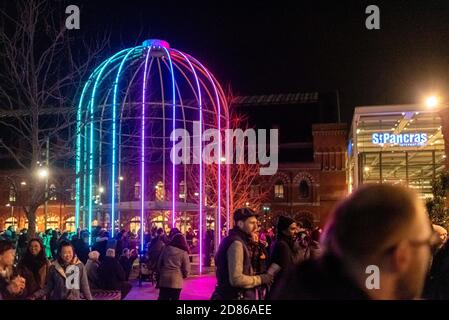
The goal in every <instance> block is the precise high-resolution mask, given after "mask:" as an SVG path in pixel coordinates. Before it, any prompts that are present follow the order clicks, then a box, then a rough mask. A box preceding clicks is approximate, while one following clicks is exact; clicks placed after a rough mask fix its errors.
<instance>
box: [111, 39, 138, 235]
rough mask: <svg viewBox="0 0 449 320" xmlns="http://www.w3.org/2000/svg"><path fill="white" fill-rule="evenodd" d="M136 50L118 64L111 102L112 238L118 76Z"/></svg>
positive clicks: (112, 230) (112, 229) (113, 227)
mask: <svg viewBox="0 0 449 320" xmlns="http://www.w3.org/2000/svg"><path fill="white" fill-rule="evenodd" d="M135 49H136V48H133V49H130V50H129V51H128V53H126V55H125V57H124V58H123V59H122V62H121V63H120V66H119V68H118V71H117V75H116V76H115V82H114V97H113V102H112V168H111V236H112V237H114V232H115V165H116V157H115V156H116V149H117V142H116V131H117V129H116V121H117V120H116V119H117V116H116V109H117V91H118V83H119V80H120V74H121V73H122V68H123V65H124V64H125V62H126V60H127V59H128V57H129V55H130V54H131V53H132V52H133V51H134V50H135Z"/></svg>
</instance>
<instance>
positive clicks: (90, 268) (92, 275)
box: [86, 251, 101, 290]
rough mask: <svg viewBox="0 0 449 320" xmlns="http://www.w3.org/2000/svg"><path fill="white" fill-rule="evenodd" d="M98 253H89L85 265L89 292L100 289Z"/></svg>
mask: <svg viewBox="0 0 449 320" xmlns="http://www.w3.org/2000/svg"><path fill="white" fill-rule="evenodd" d="M99 258H100V253H99V252H98V251H91V252H89V259H88V260H87V263H86V273H87V279H88V280H89V287H90V289H91V290H98V289H100V287H101V283H100V277H99V275H98V268H99V267H100V260H99Z"/></svg>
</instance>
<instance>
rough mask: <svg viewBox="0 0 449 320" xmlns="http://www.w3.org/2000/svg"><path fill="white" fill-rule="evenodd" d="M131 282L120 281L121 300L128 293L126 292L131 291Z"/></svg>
mask: <svg viewBox="0 0 449 320" xmlns="http://www.w3.org/2000/svg"><path fill="white" fill-rule="evenodd" d="M132 287H133V286H132V284H131V283H129V282H126V281H124V282H122V287H121V290H120V291H121V293H122V300H123V299H125V297H126V296H127V295H128V293H129V292H130V291H131V289H132Z"/></svg>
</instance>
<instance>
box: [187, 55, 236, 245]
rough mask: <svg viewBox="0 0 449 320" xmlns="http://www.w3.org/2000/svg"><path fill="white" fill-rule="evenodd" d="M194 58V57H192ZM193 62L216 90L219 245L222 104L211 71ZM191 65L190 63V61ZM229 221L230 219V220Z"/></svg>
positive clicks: (219, 240) (219, 229)
mask: <svg viewBox="0 0 449 320" xmlns="http://www.w3.org/2000/svg"><path fill="white" fill-rule="evenodd" d="M190 58H192V57H190ZM192 60H193V61H195V62H196V63H197V64H198V65H199V66H200V67H201V68H202V69H203V70H204V71H205V72H206V74H207V77H208V78H209V81H210V82H211V83H212V86H213V88H214V92H215V99H216V101H217V114H218V132H219V133H220V134H219V136H218V168H217V170H218V173H217V176H218V179H217V180H218V182H217V185H218V190H217V207H218V214H217V216H218V217H217V218H218V221H217V225H216V226H215V228H216V229H218V230H217V232H218V243H220V242H221V153H222V152H221V144H222V141H221V140H222V137H221V110H220V109H221V104H220V97H219V95H218V89H217V86H216V85H215V82H214V79H213V78H212V76H211V74H210V72H209V70H207V68H206V67H204V66H203V65H202V64H201V63H200V62H198V60H196V59H194V58H192ZM189 63H190V61H189ZM228 219H229V218H228ZM228 224H229V220H228Z"/></svg>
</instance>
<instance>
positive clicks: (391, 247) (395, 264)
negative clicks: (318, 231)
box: [271, 184, 438, 300]
mask: <svg viewBox="0 0 449 320" xmlns="http://www.w3.org/2000/svg"><path fill="white" fill-rule="evenodd" d="M436 238H437V237H435V234H434V233H433V231H432V227H431V223H430V221H429V217H428V214H427V212H426V209H425V207H424V204H423V202H422V200H421V199H420V198H419V197H418V195H417V194H416V193H415V192H414V191H413V190H412V189H409V188H405V187H401V186H394V185H388V184H372V185H364V186H362V187H359V188H358V189H357V190H356V191H355V192H353V193H352V194H351V195H350V196H349V197H348V198H346V199H345V200H343V201H342V202H340V203H339V204H338V206H337V207H336V208H335V210H334V212H333V213H332V214H331V216H330V217H329V220H328V222H327V224H326V226H325V229H324V232H323V235H322V237H321V242H322V245H323V248H324V254H323V255H322V256H321V257H319V258H318V259H316V260H312V259H311V260H309V261H306V262H304V263H303V264H299V265H298V266H297V267H296V268H295V269H293V270H291V271H288V272H287V273H286V274H284V276H283V278H282V279H280V284H279V286H278V287H277V288H276V291H274V292H272V295H271V297H272V298H273V299H281V300H298V299H301V300H303V299H313V300H318V299H328V300H329V299H338V300H341V299H343V300H349V299H351V300H352V299H357V300H363V299H372V300H412V299H419V298H420V297H421V295H422V290H423V287H424V281H425V277H426V273H427V271H428V268H429V263H430V258H431V255H432V252H433V250H434V248H435V244H437V243H438V242H436V241H435V239H436Z"/></svg>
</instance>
